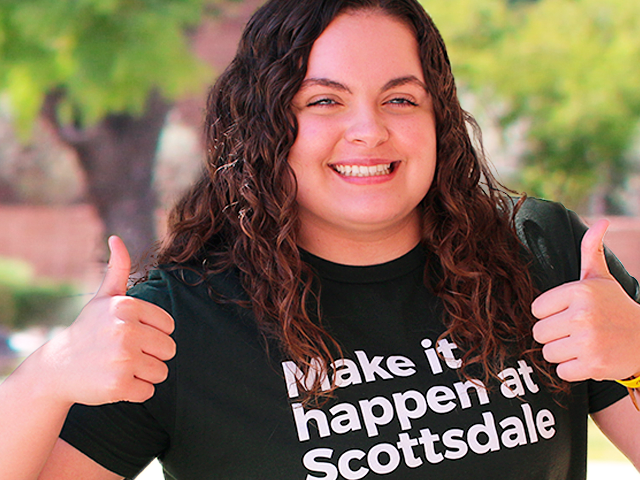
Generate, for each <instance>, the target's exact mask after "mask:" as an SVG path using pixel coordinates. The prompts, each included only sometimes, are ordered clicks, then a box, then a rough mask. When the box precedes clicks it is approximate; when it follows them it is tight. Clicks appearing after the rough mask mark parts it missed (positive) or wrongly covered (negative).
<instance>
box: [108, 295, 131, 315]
mask: <svg viewBox="0 0 640 480" xmlns="http://www.w3.org/2000/svg"><path fill="white" fill-rule="evenodd" d="M136 309H137V300H136V299H135V298H133V297H127V296H125V295H122V296H117V297H113V298H112V300H111V311H112V313H113V315H114V316H116V317H118V318H128V317H129V316H131V315H132V314H134V312H135V311H136Z"/></svg>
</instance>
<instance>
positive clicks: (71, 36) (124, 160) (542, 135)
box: [0, 0, 640, 478]
mask: <svg viewBox="0 0 640 480" xmlns="http://www.w3.org/2000/svg"><path fill="white" fill-rule="evenodd" d="M261 3H262V2H261V1H260V0H57V1H55V2H51V1H50V0H3V1H2V2H1V3H0V377H1V376H2V375H6V374H8V373H9V372H10V371H11V370H12V369H13V368H14V367H15V365H16V364H17V362H19V360H20V359H21V358H24V356H25V355H28V354H29V353H30V352H31V351H33V350H34V349H35V348H37V347H38V346H39V345H40V344H42V342H44V341H45V340H46V339H47V338H49V337H50V336H51V335H52V334H55V332H56V331H57V330H58V329H60V328H64V326H65V325H68V324H69V323H70V322H71V321H72V320H73V318H75V316H76V315H77V313H78V312H79V310H80V308H81V307H82V305H83V304H84V303H86V302H87V301H88V300H89V299H90V298H91V295H92V293H93V292H94V291H95V289H96V288H97V286H98V285H99V282H100V279H101V278H102V273H103V271H104V265H105V261H106V257H107V252H106V250H107V249H106V243H105V239H106V237H107V236H108V235H110V234H118V235H120V236H121V237H122V238H123V239H124V240H125V242H126V243H127V245H128V247H129V249H130V250H131V253H132V255H133V256H134V257H135V258H137V259H138V261H139V262H140V263H142V264H144V263H145V262H146V261H147V254H148V252H149V250H150V249H151V247H152V245H153V243H154V242H155V241H157V240H158V239H159V238H161V236H162V233H163V230H164V218H165V212H166V211H167V209H168V208H169V207H170V206H171V204H172V203H173V202H174V201H175V200H176V198H177V197H178V196H179V195H180V193H181V192H182V191H184V189H185V188H186V187H187V186H188V185H189V184H190V183H191V182H192V181H193V179H194V178H195V176H196V175H197V174H198V172H199V171H200V164H201V162H202V159H203V149H202V134H201V123H202V117H203V110H204V104H205V98H206V93H207V88H208V86H209V85H210V84H211V83H212V82H213V80H214V79H215V77H216V75H218V74H219V73H220V72H221V71H222V70H223V69H224V67H225V66H226V65H227V64H228V63H229V61H230V60H231V58H232V56H233V54H234V52H235V48H236V45H237V42H238V39H239V36H240V33H241V30H242V28H243V26H244V24H245V23H246V21H247V19H248V18H249V16H250V15H251V13H252V12H253V11H254V10H255V9H256V8H257V7H258V6H259V5H260V4H261ZM422 3H423V5H424V6H425V7H426V9H427V10H428V11H429V13H430V14H431V15H432V16H433V18H434V20H435V22H436V24H437V25H438V27H439V28H440V30H441V33H442V35H443V37H444V39H445V42H446V44H447V46H448V49H449V54H450V57H451V62H452V65H453V68H454V72H455V74H456V78H457V81H458V87H459V91H460V97H461V101H462V103H463V106H464V108H465V109H467V110H468V111H470V112H471V113H472V114H473V115H474V116H475V117H476V119H477V120H478V122H479V124H480V126H481V127H482V130H483V134H484V146H485V149H486V152H487V154H488V156H489V158H490V159H491V160H492V162H493V163H494V165H495V167H496V172H497V175H498V177H499V178H500V179H501V181H502V182H503V183H504V184H505V185H507V186H508V187H511V188H513V189H515V190H517V191H526V192H527V193H528V194H529V195H532V196H537V197H542V198H547V199H551V200H557V201H561V202H563V203H564V204H565V205H566V206H568V207H569V208H571V209H573V210H575V211H577V212H578V213H579V214H580V215H582V216H583V218H585V221H587V223H588V222H589V221H591V220H592V219H595V218H599V217H601V216H607V217H608V218H610V219H611V222H612V225H611V227H610V230H609V233H608V235H607V239H606V241H607V244H608V245H609V246H610V247H611V249H612V250H613V251H614V252H615V253H616V254H617V255H618V257H620V258H621V259H622V261H623V263H624V264H625V265H626V267H627V269H628V270H629V271H630V272H631V273H632V274H634V275H635V276H639V275H640V248H639V247H640V219H639V216H640V2H635V1H629V0H446V1H445V0H423V1H422ZM382 54H384V52H381V55H382ZM594 435H595V434H594ZM592 445H593V448H592V449H591V451H590V459H591V461H592V465H593V467H592V468H591V472H592V473H590V478H596V476H595V475H597V472H598V469H604V472H605V473H606V472H608V473H609V476H608V477H607V478H611V476H612V474H613V472H614V471H615V468H622V469H623V470H625V471H628V470H629V464H628V462H627V463H626V464H625V463H615V462H619V461H620V460H624V459H621V457H620V456H617V455H616V454H615V453H613V451H612V450H610V449H609V447H608V446H607V443H606V440H604V439H602V438H600V437H597V438H596V437H594V441H593V442H592ZM607 462H614V463H607ZM612 469H614V470H612ZM620 475H622V474H615V475H613V476H615V477H616V478H623V477H621V476H620ZM629 475H630V474H629ZM629 478H640V476H637V475H636V476H635V477H629Z"/></svg>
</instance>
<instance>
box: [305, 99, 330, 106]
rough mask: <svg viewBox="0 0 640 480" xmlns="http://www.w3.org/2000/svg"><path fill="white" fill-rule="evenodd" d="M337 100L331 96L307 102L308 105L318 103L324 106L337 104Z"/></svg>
mask: <svg viewBox="0 0 640 480" xmlns="http://www.w3.org/2000/svg"><path fill="white" fill-rule="evenodd" d="M335 104H336V101H335V100H333V99H331V98H321V99H320V100H314V101H313V102H310V103H309V104H307V106H308V107H315V106H316V105H319V106H322V105H335Z"/></svg>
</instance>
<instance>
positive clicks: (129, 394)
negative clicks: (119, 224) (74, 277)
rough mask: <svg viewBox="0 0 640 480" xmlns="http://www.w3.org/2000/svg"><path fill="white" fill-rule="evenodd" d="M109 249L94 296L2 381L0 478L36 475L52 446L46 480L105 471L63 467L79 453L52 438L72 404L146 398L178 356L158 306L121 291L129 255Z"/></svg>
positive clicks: (119, 246) (116, 242)
mask: <svg viewBox="0 0 640 480" xmlns="http://www.w3.org/2000/svg"><path fill="white" fill-rule="evenodd" d="M109 246H110V248H111V260H110V262H109V268H108V270H107V274H106V275H105V279H104V281H103V283H102V285H101V287H100V289H99V291H98V293H97V294H96V296H95V297H94V298H93V299H92V300H91V301H90V302H89V303H88V304H87V305H86V307H85V308H84V309H83V310H82V313H81V314H80V316H79V317H78V318H77V319H76V321H75V322H74V323H73V324H72V325H71V326H70V327H69V328H67V329H66V330H64V331H63V332H62V333H61V334H60V335H58V336H56V337H55V338H54V339H52V340H51V341H50V342H48V343H47V344H45V345H44V346H42V347H41V348H40V349H38V350H37V351H36V352H34V353H33V354H32V355H31V356H30V357H29V358H27V359H26V360H25V361H24V362H23V363H22V365H20V367H18V369H16V371H15V372H14V373H13V374H12V375H11V376H10V377H9V378H8V379H7V380H5V382H4V383H3V384H2V385H1V386H0V412H1V415H0V432H2V435H0V472H2V476H3V478H7V479H10V480H27V479H36V478H38V475H39V474H40V472H41V471H42V469H43V467H44V465H45V463H47V459H48V458H49V456H50V455H51V452H52V451H54V453H55V455H54V456H53V457H52V459H51V463H50V464H49V465H48V466H47V468H46V470H45V472H46V475H48V477H45V478H73V479H76V478H83V479H84V478H93V477H90V476H89V474H90V473H91V472H93V471H94V470H95V471H96V472H97V473H96V474H99V469H102V470H104V469H103V468H102V467H99V466H98V465H97V464H95V463H94V464H93V465H91V464H88V465H89V470H87V472H86V475H85V474H83V475H73V474H67V473H66V471H65V470H64V469H68V468H70V467H69V465H68V462H65V461H64V459H65V458H70V456H69V455H75V453H74V452H76V453H77V454H79V455H82V454H80V453H79V452H77V451H75V449H73V451H74V452H71V454H70V453H69V451H68V449H67V448H66V447H60V446H59V444H57V443H56V442H57V439H58V435H59V433H60V430H61V429H62V425H63V423H64V420H65V418H66V416H67V414H68V412H69V409H70V408H71V406H72V405H73V404H74V403H81V404H85V405H101V404H105V403H113V402H117V401H121V400H126V401H131V402H143V401H145V400H147V399H149V398H150V397H151V396H152V395H153V392H154V384H156V383H160V382H162V381H163V380H164V379H166V377H167V373H168V369H167V366H166V364H165V363H164V362H165V361H166V360H169V359H170V358H172V357H173V355H174V354H175V343H174V342H173V339H172V338H171V337H170V334H171V333H172V331H173V319H172V318H171V316H170V315H169V314H168V313H166V312H165V311H164V310H162V309H161V308H159V307H157V306H156V305H152V304H150V303H147V302H145V301H142V300H138V299H134V298H131V297H127V296H125V293H126V286H127V280H128V277H129V269H130V260H129V254H128V252H127V250H126V247H125V246H124V244H123V243H122V241H121V240H120V239H118V238H116V237H112V238H111V239H110V242H109ZM55 445H58V446H55ZM54 446H55V448H54ZM68 448H72V447H68ZM61 452H62V454H61ZM60 455H62V456H60ZM85 458H86V457H85ZM87 460H88V459H87ZM96 467H99V469H96ZM57 470H59V471H57ZM103 473H104V472H103ZM111 475H112V474H111ZM95 478H97V479H99V478H104V479H105V480H106V479H109V478H118V477H113V476H111V477H109V476H107V477H104V476H98V477H95Z"/></svg>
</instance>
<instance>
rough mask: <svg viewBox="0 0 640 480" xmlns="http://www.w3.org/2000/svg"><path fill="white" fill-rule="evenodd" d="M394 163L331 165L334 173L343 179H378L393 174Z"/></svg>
mask: <svg viewBox="0 0 640 480" xmlns="http://www.w3.org/2000/svg"><path fill="white" fill-rule="evenodd" d="M395 163H396V162H391V163H379V164H377V165H342V164H337V165H331V168H333V169H334V170H335V171H336V172H338V173H339V174H340V175H343V176H345V177H378V176H381V175H389V174H390V173H391V172H393V170H394V168H395Z"/></svg>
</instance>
